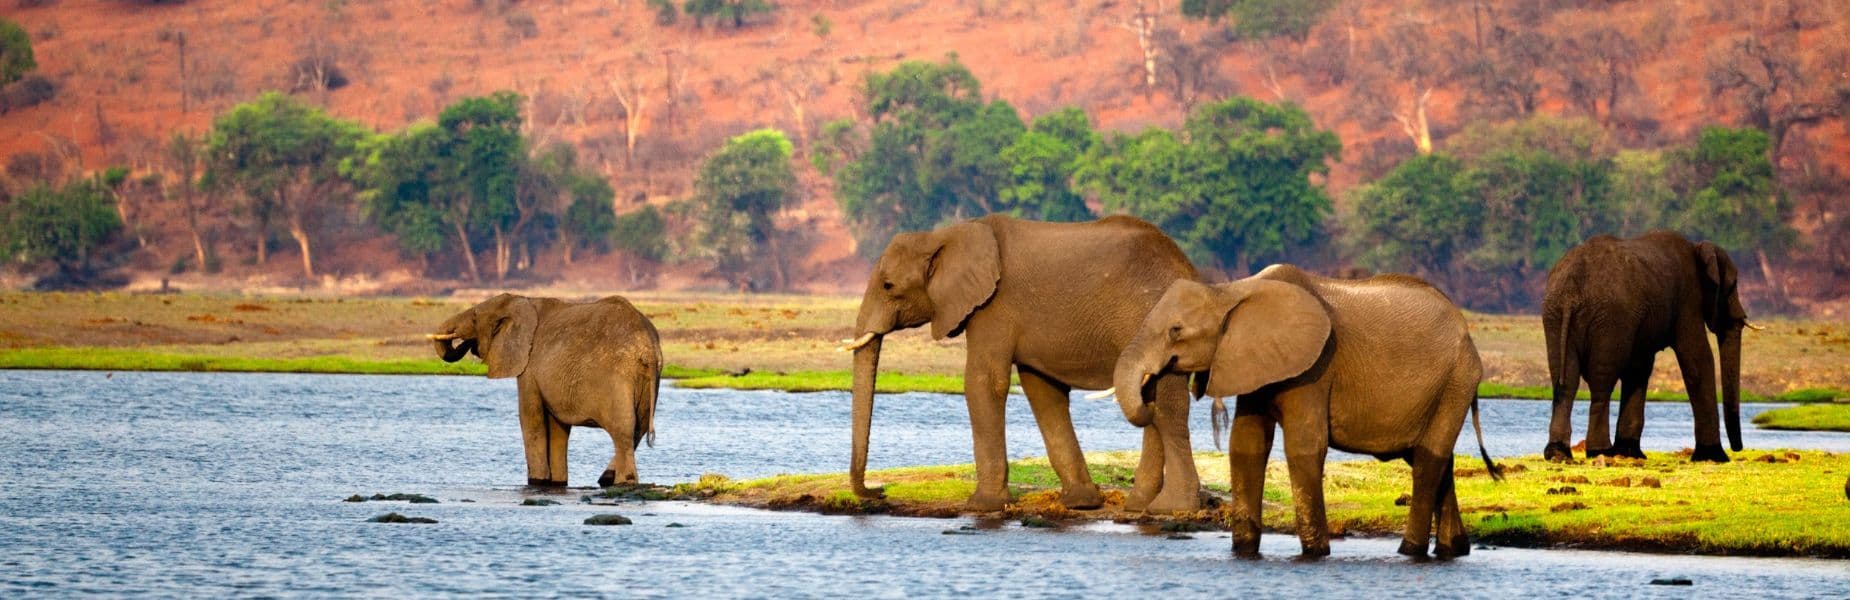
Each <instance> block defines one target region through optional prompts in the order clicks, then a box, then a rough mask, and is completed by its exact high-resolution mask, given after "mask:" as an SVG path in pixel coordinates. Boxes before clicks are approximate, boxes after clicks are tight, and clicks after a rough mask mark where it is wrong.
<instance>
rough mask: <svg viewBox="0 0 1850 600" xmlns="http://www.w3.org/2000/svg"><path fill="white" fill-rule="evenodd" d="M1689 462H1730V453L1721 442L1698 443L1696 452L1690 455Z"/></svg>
mask: <svg viewBox="0 0 1850 600" xmlns="http://www.w3.org/2000/svg"><path fill="white" fill-rule="evenodd" d="M1689 462H1716V463H1725V462H1728V453H1727V452H1726V451H1724V450H1722V445H1721V444H1714V445H1709V444H1696V452H1695V453H1693V454H1690V455H1689Z"/></svg>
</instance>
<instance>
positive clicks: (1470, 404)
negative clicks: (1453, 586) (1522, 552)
mask: <svg viewBox="0 0 1850 600" xmlns="http://www.w3.org/2000/svg"><path fill="white" fill-rule="evenodd" d="M1173 373H1193V374H1195V378H1196V379H1195V385H1196V387H1197V388H1198V389H1202V390H1203V392H1204V393H1205V394H1206V395H1208V396H1213V397H1215V398H1217V399H1218V398H1224V397H1227V396H1237V397H1238V398H1237V400H1236V404H1235V407H1234V414H1233V427H1232V432H1231V433H1230V434H1229V441H1228V451H1227V457H1228V461H1229V467H1230V469H1231V473H1232V492H1233V519H1232V528H1233V550H1234V552H1235V553H1237V554H1239V555H1241V556H1256V555H1257V554H1258V551H1259V525H1260V520H1259V516H1260V492H1261V490H1262V487H1263V486H1264V483H1265V464H1266V459H1267V457H1268V456H1269V455H1270V454H1271V452H1272V431H1273V428H1274V426H1275V425H1276V426H1279V427H1280V428H1282V429H1283V430H1284V432H1285V464H1286V466H1287V467H1288V468H1289V470H1290V473H1291V490H1292V493H1291V497H1292V500H1293V501H1294V502H1295V504H1296V508H1297V533H1298V539H1299V541H1300V542H1301V543H1302V544H1303V553H1304V555H1305V556H1311V557H1316V556H1325V555H1328V554H1329V552H1330V541H1329V528H1328V525H1327V523H1326V521H1325V517H1324V506H1323V461H1324V457H1325V456H1326V455H1327V454H1328V452H1329V449H1330V448H1336V449H1338V450H1342V451H1344V452H1353V453H1357V454H1367V455H1370V456H1374V457H1376V458H1379V459H1381V460H1389V459H1395V458H1398V459H1403V460H1406V461H1407V462H1408V464H1410V465H1412V466H1413V494H1412V496H1411V497H1410V501H1409V502H1408V506H1409V509H1408V511H1409V515H1408V520H1407V529H1406V532H1405V537H1404V538H1403V540H1402V542H1401V546H1400V552H1401V553H1402V554H1407V555H1410V556H1424V555H1425V554H1426V546H1427V542H1428V540H1429V535H1430V533H1431V532H1430V529H1431V527H1432V525H1433V522H1434V521H1435V519H1436V520H1437V521H1438V529H1439V531H1438V541H1437V544H1436V546H1437V547H1436V548H1435V553H1436V554H1438V555H1439V556H1441V557H1451V556H1459V555H1463V554H1467V553H1469V552H1470V548H1471V546H1470V543H1469V541H1470V540H1469V539H1467V537H1466V535H1465V530H1464V522H1463V521H1462V520H1461V519H1460V517H1459V514H1458V496H1457V494H1456V493H1455V492H1454V490H1453V486H1452V447H1453V444H1454V443H1456V442H1457V440H1458V434H1459V431H1460V430H1461V429H1462V428H1463V425H1464V419H1465V414H1466V412H1468V411H1475V409H1476V407H1477V384H1478V378H1479V376H1480V375H1481V374H1482V367H1481V365H1480V363H1479V362H1478V355H1477V348H1476V346H1474V345H1473V344H1472V341H1471V334H1470V332H1469V331H1468V330H1467V327H1466V325H1465V318H1464V314H1463V313H1461V312H1460V311H1459V310H1458V307H1457V306H1454V305H1453V304H1452V302H1451V300H1449V299H1447V298H1446V297H1445V295H1444V294H1442V293H1440V292H1439V291H1438V290H1435V289H1433V288H1432V286H1430V285H1427V284H1426V282H1424V281H1421V280H1420V279H1418V278H1414V277H1409V276H1404V275H1384V276H1378V277H1373V278H1370V279H1360V280H1347V279H1327V278H1323V277H1318V276H1315V275H1310V274H1307V273H1305V272H1303V271H1300V270H1298V269H1297V268H1296V267H1292V266H1288V265H1273V266H1271V267H1267V268H1266V269H1265V270H1264V271H1260V272H1259V274H1257V275H1254V276H1252V277H1248V278H1246V279H1241V280H1238V281H1234V282H1229V283H1225V284H1221V285H1217V286H1208V285H1203V284H1200V283H1196V282H1192V281H1180V282H1176V284H1175V285H1174V286H1171V287H1170V288H1169V290H1168V292H1166V293H1165V294H1163V297H1162V299H1161V300H1160V301H1158V302H1157V303H1156V306H1155V308H1152V309H1151V310H1150V314H1149V316H1148V318H1146V319H1145V320H1144V322H1143V324H1142V326H1141V327H1140V329H1139V330H1138V333H1137V336H1136V337H1135V338H1133V339H1132V340H1131V341H1130V343H1129V344H1128V345H1127V346H1126V348H1125V349H1124V354H1123V356H1122V357H1121V358H1120V359H1119V360H1118V366H1117V371H1116V374H1115V375H1114V376H1113V378H1114V380H1115V381H1116V382H1117V385H1116V386H1114V387H1113V391H1115V392H1116V395H1117V397H1118V400H1119V402H1120V403H1121V404H1122V406H1123V409H1124V412H1125V414H1126V415H1127V416H1128V417H1130V418H1131V419H1132V420H1133V421H1135V420H1137V419H1138V418H1140V417H1139V416H1138V413H1141V412H1144V411H1147V410H1148V407H1147V406H1146V405H1145V404H1144V402H1145V398H1147V388H1148V387H1149V386H1148V384H1147V382H1149V381H1150V380H1151V378H1152V377H1153V376H1159V377H1160V376H1163V375H1166V374H1173ZM1215 404H1216V406H1215V412H1216V418H1215V423H1216V425H1217V429H1218V425H1219V423H1220V422H1221V417H1220V415H1221V413H1222V412H1223V411H1224V410H1225V409H1224V408H1223V407H1222V406H1221V405H1220V401H1219V400H1216V401H1215ZM1472 414H1473V419H1472V422H1473V423H1472V424H1473V426H1476V425H1477V423H1476V421H1477V419H1476V417H1475V412H1473V413H1472ZM1217 433H1218V432H1217ZM1483 444H1484V437H1483V431H1482V430H1481V428H1480V430H1479V431H1478V447H1479V452H1483ZM1180 458H1182V459H1183V460H1186V459H1187V458H1186V455H1182V456H1181V457H1180ZM1484 462H1485V464H1486V466H1487V467H1488V468H1489V470H1490V472H1491V474H1492V475H1493V476H1500V475H1499V473H1498V471H1497V467H1496V465H1495V464H1494V463H1492V462H1491V461H1490V456H1489V454H1484Z"/></svg>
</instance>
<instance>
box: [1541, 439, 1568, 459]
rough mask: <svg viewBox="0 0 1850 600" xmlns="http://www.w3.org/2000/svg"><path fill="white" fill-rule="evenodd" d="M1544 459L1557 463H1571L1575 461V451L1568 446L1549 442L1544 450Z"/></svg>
mask: <svg viewBox="0 0 1850 600" xmlns="http://www.w3.org/2000/svg"><path fill="white" fill-rule="evenodd" d="M1542 458H1544V459H1547V460H1550V461H1555V462H1571V461H1573V460H1574V451H1573V450H1572V449H1569V448H1568V447H1567V444H1564V443H1561V442H1548V445H1547V446H1544V447H1543V448H1542Z"/></svg>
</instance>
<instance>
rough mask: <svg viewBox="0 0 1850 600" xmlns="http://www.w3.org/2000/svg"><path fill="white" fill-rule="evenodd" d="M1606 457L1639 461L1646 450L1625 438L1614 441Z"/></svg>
mask: <svg viewBox="0 0 1850 600" xmlns="http://www.w3.org/2000/svg"><path fill="white" fill-rule="evenodd" d="M1718 449H1719V448H1718ZM1606 455H1607V456H1623V457H1626V458H1636V459H1639V460H1643V459H1644V449H1643V448H1639V447H1638V440H1628V439H1625V438H1619V439H1618V440H1615V441H1613V443H1612V448H1610V449H1608V450H1607V453H1606Z"/></svg>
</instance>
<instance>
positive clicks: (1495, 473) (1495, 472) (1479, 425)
mask: <svg viewBox="0 0 1850 600" xmlns="http://www.w3.org/2000/svg"><path fill="white" fill-rule="evenodd" d="M1479 412H1482V411H1480V410H1478V407H1477V398H1476V397H1475V396H1474V397H1472V398H1471V429H1472V431H1475V432H1477V453H1478V455H1479V456H1482V457H1484V470H1485V471H1487V472H1489V473H1490V478H1491V479H1492V480H1494V481H1503V469H1502V468H1500V467H1498V466H1497V463H1496V461H1493V460H1490V451H1489V450H1486V449H1485V448H1484V423H1483V421H1480V420H1478V417H1477V415H1478V413H1479Z"/></svg>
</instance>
